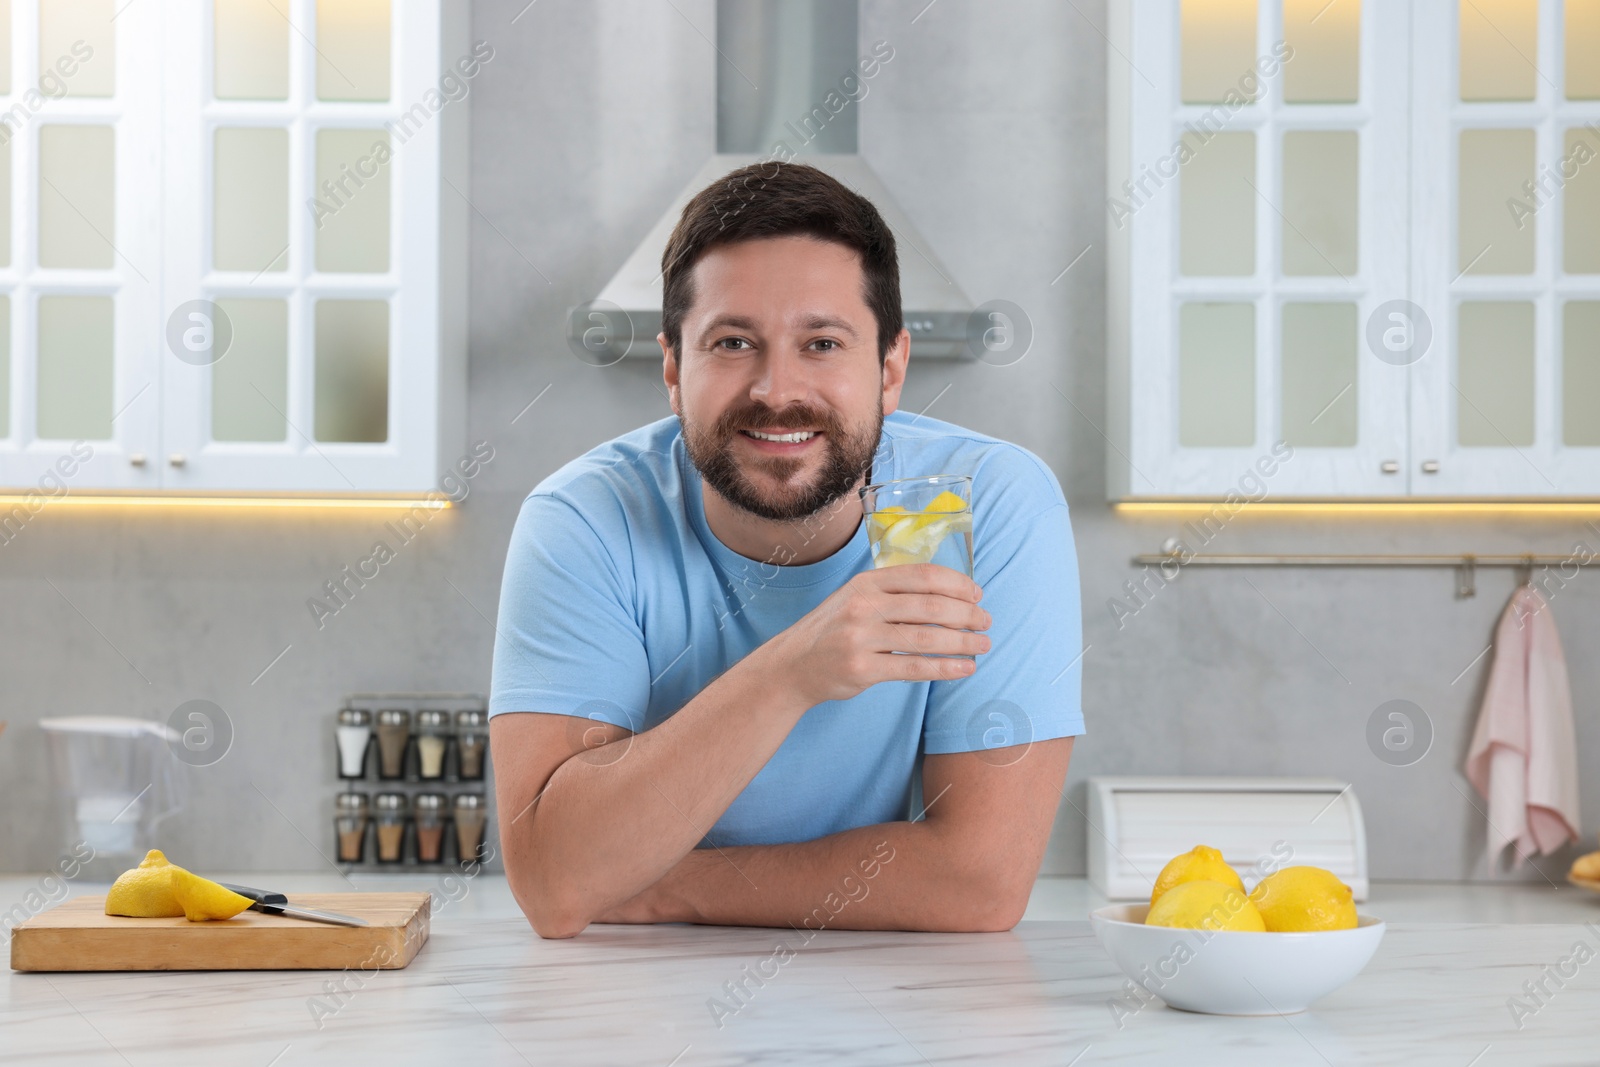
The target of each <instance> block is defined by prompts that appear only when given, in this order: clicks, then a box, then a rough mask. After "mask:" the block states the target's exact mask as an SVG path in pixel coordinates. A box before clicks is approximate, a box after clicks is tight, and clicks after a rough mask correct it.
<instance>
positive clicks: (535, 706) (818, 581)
mask: <svg viewBox="0 0 1600 1067" xmlns="http://www.w3.org/2000/svg"><path fill="white" fill-rule="evenodd" d="M928 474H968V475H971V476H972V508H973V554H974V577H975V579H976V580H977V582H978V584H979V585H980V586H982V587H983V594H984V595H983V601H982V604H983V607H984V608H985V609H986V610H987V611H988V612H989V613H990V615H991V616H992V617H993V620H994V621H993V624H992V625H991V627H990V629H989V630H988V631H987V632H988V634H989V636H990V638H991V639H992V642H993V644H992V649H991V651H989V652H987V653H984V654H981V655H979V656H978V658H977V659H978V666H977V670H976V671H974V672H973V673H972V675H970V676H969V677H966V678H962V679H959V680H956V681H941V682H880V683H878V684H877V685H874V686H870V687H869V688H867V689H866V690H864V691H862V692H861V693H859V694H857V695H856V696H854V697H852V698H851V699H849V700H839V701H826V702H824V703H821V704H818V705H816V706H815V707H813V708H811V709H810V710H809V711H807V712H806V713H805V715H804V716H803V717H802V718H801V719H800V721H799V723H798V724H797V725H796V726H795V727H794V729H793V730H792V731H791V732H790V734H789V736H788V737H787V738H786V739H785V740H784V742H783V744H782V745H781V746H780V747H779V748H778V750H777V752H775V753H774V754H773V756H772V758H771V759H770V760H768V761H767V764H766V766H764V767H763V768H762V769H761V771H760V772H759V773H758V774H757V775H756V776H755V778H753V779H752V780H751V781H750V783H749V784H748V785H747V786H746V787H745V789H744V791H743V792H741V793H740V794H739V796H738V797H737V798H735V800H734V802H733V804H732V805H731V806H730V807H729V808H728V810H727V811H726V812H724V813H723V816H722V818H720V819H718V820H717V822H716V825H715V826H713V827H712V829H711V831H710V832H709V833H708V834H707V835H706V837H705V840H704V841H702V845H708V844H715V845H718V846H726V845H754V844H779V843H785V842H792V841H809V840H813V839H815V838H818V837H823V836H825V835H827V834H831V833H835V832H838V831H840V830H847V829H850V828H852V827H857V826H866V825H871V824H874V823H882V822H894V821H900V820H905V819H908V818H912V817H914V816H916V815H917V814H919V812H914V811H911V810H910V806H911V803H912V799H913V785H914V784H920V770H919V769H920V766H921V757H922V755H923V753H945V752H969V751H974V750H979V749H993V748H1002V747H1009V746H1012V745H1020V744H1024V743H1026V742H1028V741H1030V740H1031V741H1044V740H1049V739H1051V738H1056V737H1066V736H1071V735H1077V734H1081V733H1083V732H1084V726H1083V713H1082V707H1081V703H1082V702H1081V692H1082V665H1081V662H1080V660H1081V652H1082V640H1083V639H1082V623H1081V618H1080V613H1079V601H1078V565H1077V557H1076V553H1075V552H1074V548H1073V540H1072V527H1071V525H1070V524H1069V523H1068V519H1067V505H1066V501H1065V500H1064V499H1063V497H1062V495H1061V488H1060V486H1059V485H1058V484H1057V482H1056V478H1055V476H1054V475H1053V474H1052V473H1051V471H1050V469H1049V468H1048V467H1047V466H1045V464H1044V463H1043V462H1041V461H1040V460H1039V458H1038V457H1037V456H1035V455H1033V453H1031V452H1029V451H1027V450H1026V449H1023V448H1021V447H1019V446H1017V445H1013V444H1010V443H1008V442H1005V441H1001V440H999V439H997V438H993V437H988V436H985V435H983V434H979V433H974V432H972V431H970V430H966V429H963V428H961V427H959V426H954V425H951V424H950V423H946V422H940V421H938V420H936V419H930V418H926V417H918V416H914V415H909V416H908V415H905V414H903V413H900V412H895V413H893V414H891V415H889V416H887V417H886V418H885V419H884V423H883V435H882V437H881V439H880V441H879V445H878V450H877V453H876V454H875V457H874V459H873V466H872V470H871V479H872V481H874V482H878V481H889V480H892V479H895V478H909V477H917V476H921V475H928ZM700 494H701V478H700V472H699V471H698V470H697V469H696V468H695V466H694V464H693V463H692V462H690V460H689V457H688V454H687V452H686V451H685V449H684V444H683V438H682V435H681V433H680V430H679V423H678V419H677V417H676V416H669V417H668V418H664V419H661V420H660V421H658V422H654V423H651V424H649V425H647V426H643V427H640V428H639V429H637V430H635V431H633V432H632V433H628V434H624V435H623V436H621V437H618V438H616V439H615V440H612V441H608V442H606V443H605V444H602V445H600V446H598V447H596V448H594V449H592V450H591V451H589V452H587V453H585V454H584V455H582V456H580V457H578V458H577V459H575V460H573V461H572V462H570V463H568V464H567V465H566V466H564V467H562V468H561V469H560V470H558V471H556V472H555V473H554V474H552V475H550V476H549V477H548V478H546V479H545V480H544V481H543V482H541V483H539V485H538V487H537V488H535V489H534V490H533V492H532V493H531V494H530V495H529V496H528V498H527V499H526V500H525V501H524V502H523V505H522V511H521V513H520V514H519V515H518V517H517V522H516V527H515V529H514V530H513V531H512V534H511V544H510V548H509V549H508V551H507V555H506V569H505V577H504V580H503V583H502V587H501V593H500V617H499V628H498V629H499V632H498V635H497V636H496V639H495V648H494V674H493V680H492V682H491V687H490V697H489V714H490V715H498V714H503V713H505V712H518V711H532V712H550V713H558V714H565V715H578V716H586V717H588V718H592V719H599V720H603V721H605V722H608V723H614V724H616V725H618V726H623V727H626V728H627V729H629V730H632V731H634V732H638V731H641V730H648V729H650V728H651V727H653V726H656V725H658V724H660V723H661V722H663V721H664V720H666V719H667V718H668V717H669V716H670V715H672V713H673V712H675V711H677V710H678V709H679V708H680V707H682V706H683V705H684V704H686V703H688V702H689V700H691V699H692V698H693V697H694V696H695V695H696V694H698V693H699V692H700V691H701V690H702V689H703V688H705V686H706V685H708V684H709V683H710V682H711V681H712V680H713V679H715V678H716V677H717V675H719V674H721V673H722V672H723V671H725V670H727V669H728V668H729V667H731V666H733V665H734V664H735V663H737V662H738V661H739V660H740V659H742V658H743V657H744V656H745V655H746V654H747V653H749V652H751V651H752V650H754V649H755V648H757V647H759V646H760V645H761V644H763V643H765V642H766V641H768V640H770V639H771V638H772V637H774V636H776V635H777V634H778V633H780V632H782V631H783V630H785V629H787V628H788V627H790V626H791V625H793V624H794V623H795V622H797V621H799V619H800V618H801V617H802V616H804V615H805V614H806V613H807V612H809V611H811V610H812V609H813V608H815V607H816V606H817V605H818V604H820V603H821V602H822V601H823V600H824V599H825V598H826V597H827V596H828V595H829V594H830V593H832V592H834V591H835V590H837V589H838V588H839V587H840V586H841V585H843V584H844V583H845V582H846V581H847V580H848V579H849V578H850V577H851V576H852V575H854V574H856V573H858V572H860V571H864V570H869V569H870V568H871V566H872V561H871V555H870V549H869V547H868V544H867V533H866V524H865V523H863V524H861V525H860V526H858V527H857V528H856V532H855V534H854V536H852V537H851V539H850V541H849V543H848V544H846V545H845V546H844V547H843V548H841V549H839V551H837V552H835V553H834V554H833V555H831V556H829V557H828V558H826V559H823V560H821V561H819V562H816V563H811V564H806V565H804V566H779V565H777V564H775V563H762V562H760V561H757V560H752V559H747V558H745V557H744V556H741V555H739V554H738V553H736V552H734V551H733V550H732V549H730V548H728V547H727V546H726V545H724V544H723V543H722V542H721V541H719V540H718V539H717V538H716V536H715V535H714V534H713V533H712V532H711V529H710V527H709V526H707V525H706V518H705V509H704V501H703V500H702V498H701V495H700ZM499 756H500V758H501V759H514V758H515V754H514V753H510V752H501V753H499ZM997 758H1009V754H1008V756H1007V757H998V756H997ZM918 792H919V793H920V789H919V790H918Z"/></svg>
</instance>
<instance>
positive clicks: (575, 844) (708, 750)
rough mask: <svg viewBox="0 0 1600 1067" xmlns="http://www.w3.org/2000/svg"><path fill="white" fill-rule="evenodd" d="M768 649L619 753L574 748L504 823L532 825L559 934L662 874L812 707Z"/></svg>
mask: <svg viewBox="0 0 1600 1067" xmlns="http://www.w3.org/2000/svg"><path fill="white" fill-rule="evenodd" d="M765 654H766V652H765V650H764V649H758V650H757V651H756V652H754V653H752V654H751V656H750V657H747V660H746V661H743V662H741V663H740V664H737V665H735V667H734V668H732V669H730V670H729V671H728V672H727V673H725V674H724V675H723V676H721V677H720V678H718V679H717V680H716V681H714V682H713V683H712V684H711V685H709V686H707V687H706V688H705V689H704V690H702V691H701V693H700V694H699V695H698V696H696V697H695V698H694V700H692V701H690V703H689V704H687V705H685V706H684V707H683V708H681V709H680V710H679V711H678V712H677V713H676V714H675V715H673V716H672V717H671V718H670V719H668V720H667V721H666V722H664V723H662V724H661V725H659V726H657V727H655V728H654V729H651V730H647V731H644V732H642V733H639V734H635V735H633V736H630V737H627V738H624V739H623V740H621V741H618V742H614V744H616V745H618V746H619V747H620V748H621V750H620V751H619V752H618V754H617V755H616V756H615V757H614V758H612V759H609V760H608V759H606V758H605V757H604V756H603V755H599V754H601V753H604V752H606V751H607V749H608V748H609V746H606V747H603V748H601V749H598V750H596V754H597V756H598V757H599V758H596V759H595V760H593V761H591V760H590V759H589V757H588V754H579V755H577V756H574V757H572V758H571V759H568V760H567V761H566V762H565V763H563V764H562V765H561V766H560V767H558V768H557V769H556V771H555V772H554V773H553V774H552V775H551V777H550V780H549V784H548V785H547V787H546V788H545V789H544V791H543V793H542V794H541V796H540V797H539V799H538V801H537V803H535V804H531V805H530V806H529V808H528V809H527V810H528V812H529V817H528V818H527V819H525V820H522V825H521V826H520V827H519V826H516V825H515V820H513V823H512V824H511V825H510V826H509V827H508V828H507V829H503V830H502V836H504V835H505V834H506V833H507V832H510V833H514V834H522V835H526V836H525V840H524V841H522V842H519V845H521V846H522V847H523V848H525V850H526V852H527V854H529V855H530V856H534V857H537V859H536V862H535V863H533V864H532V866H533V868H534V869H535V870H536V871H538V872H540V873H539V874H538V877H540V878H541V880H542V885H540V886H539V887H538V888H537V889H536V890H535V896H536V897H537V898H538V899H540V900H541V902H543V903H544V904H546V905H547V915H548V918H547V920H546V925H547V926H548V927H549V929H550V930H551V932H552V934H553V935H554V936H570V934H571V933H575V932H576V931H577V930H579V929H582V927H583V924H584V923H585V922H587V921H589V920H590V919H592V918H593V917H594V916H595V915H596V914H598V913H599V912H601V911H603V910H604V909H605V908H607V907H610V906H612V905H614V904H616V903H617V902H620V901H625V900H627V899H629V898H630V897H632V896H634V895H635V894H636V893H638V892H640V891H641V890H643V889H645V888H646V887H648V886H650V885H652V884H653V883H655V882H656V881H658V880H659V879H660V878H661V877H662V876H663V875H664V874H665V873H666V872H667V871H669V870H670V869H671V868H672V866H673V865H674V864H676V863H677V862H679V861H680V860H681V858H682V856H683V855H684V853H686V852H688V851H689V850H691V849H692V848H693V847H694V846H695V844H696V843H697V842H698V841H699V840H700V839H701V837H703V836H704V834H705V832H706V831H707V830H708V829H710V827H711V826H712V824H713V823H715V822H716V820H717V819H718V818H720V817H721V815H722V812H723V811H724V810H726V808H727V806H728V805H729V804H730V803H732V802H733V800H734V798H735V797H737V796H738V794H739V793H740V791H742V790H743V789H744V787H745V786H746V785H747V784H748V783H749V781H750V779H751V778H753V777H754V776H755V775H756V773H757V772H759V771H760V769H761V767H762V766H763V765H764V764H765V763H766V762H767V760H768V759H769V758H770V757H771V756H772V753H773V752H774V751H776V750H777V748H778V746H779V745H781V744H782V743H783V740H784V738H785V737H786V736H787V735H788V733H789V731H790V730H791V729H792V728H793V726H794V723H795V722H796V721H797V720H798V719H799V717H800V715H801V714H803V713H804V711H805V710H806V709H805V708H804V707H803V706H801V705H800V703H798V702H796V701H795V700H793V699H792V698H791V697H789V696H788V695H787V693H788V687H787V686H781V685H780V686H773V685H772V684H771V683H770V671H771V667H770V665H768V664H766V663H765V662H764V660H763V659H762V657H763V656H764V655H765ZM622 746H625V747H622ZM543 932H544V931H543V930H541V933H543ZM547 936H550V935H547Z"/></svg>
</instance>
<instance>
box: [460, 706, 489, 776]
mask: <svg viewBox="0 0 1600 1067" xmlns="http://www.w3.org/2000/svg"><path fill="white" fill-rule="evenodd" d="M488 747H489V720H488V716H486V715H485V714H484V713H483V712H481V711H478V710H475V709H469V710H466V711H458V712H456V756H457V770H458V772H459V774H460V776H461V778H462V780H463V781H478V780H480V779H482V778H483V756H484V752H485V751H486V750H487V749H488Z"/></svg>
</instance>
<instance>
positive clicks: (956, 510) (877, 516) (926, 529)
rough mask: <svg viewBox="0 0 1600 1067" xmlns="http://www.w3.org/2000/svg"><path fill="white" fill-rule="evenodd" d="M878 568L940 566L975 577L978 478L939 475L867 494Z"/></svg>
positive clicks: (891, 484) (872, 488) (903, 480)
mask: <svg viewBox="0 0 1600 1067" xmlns="http://www.w3.org/2000/svg"><path fill="white" fill-rule="evenodd" d="M861 505H862V508H863V510H865V512H866V521H867V540H868V541H869V542H870V543H871V545H872V565H873V566H874V567H893V566H896V565H898V564H901V563H938V564H941V565H943V566H945V567H949V568H950V569H951V570H957V571H960V572H961V573H962V574H965V575H966V576H967V577H968V578H971V577H972V479H971V478H970V477H968V476H967V475H965V474H933V475H927V476H924V477H921V478H901V479H898V480H896V481H892V482H880V483H879V484H877V485H869V486H865V487H864V488H862V490H861Z"/></svg>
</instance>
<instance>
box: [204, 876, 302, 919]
mask: <svg viewBox="0 0 1600 1067" xmlns="http://www.w3.org/2000/svg"><path fill="white" fill-rule="evenodd" d="M217 884H218V885H220V886H221V887H222V888H224V889H231V890H232V891H233V892H235V893H238V894H239V895H240V896H241V897H249V898H250V899H251V900H253V901H255V902H256V903H257V904H259V905H261V910H262V911H266V912H271V913H273V914H278V915H281V914H283V908H282V905H284V904H287V903H289V898H288V897H286V896H284V895H283V894H282V893H269V892H267V891H266V890H265V889H251V888H250V887H249V886H247V885H233V884H231V883H229V882H218V883H217ZM274 905H277V906H276V907H275V906H274Z"/></svg>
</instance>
